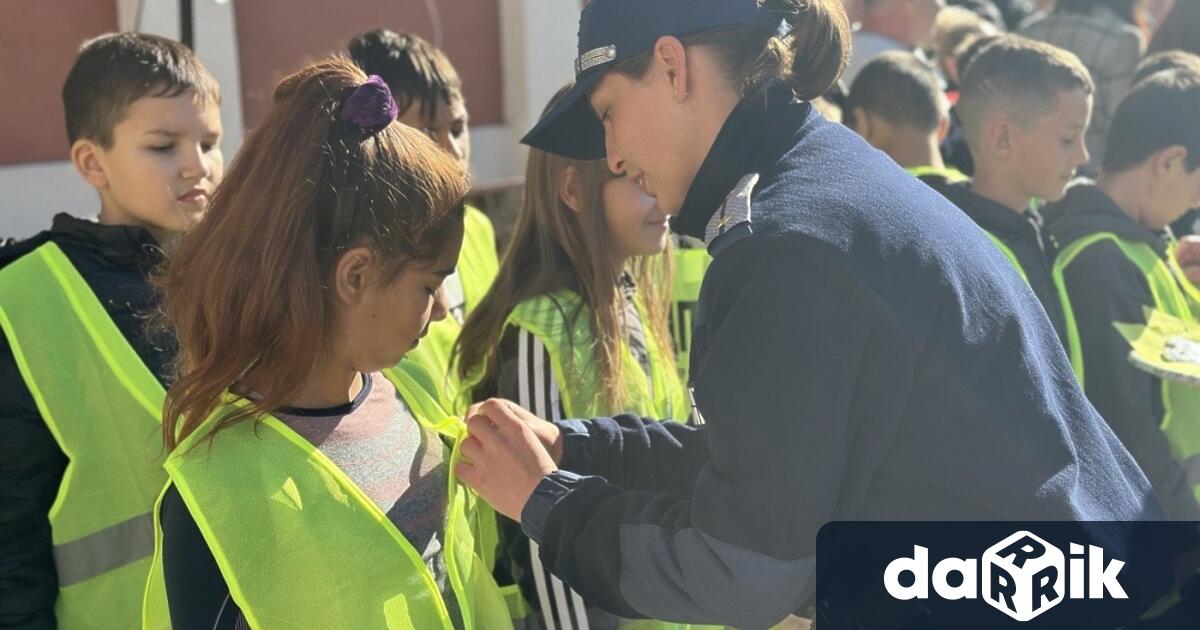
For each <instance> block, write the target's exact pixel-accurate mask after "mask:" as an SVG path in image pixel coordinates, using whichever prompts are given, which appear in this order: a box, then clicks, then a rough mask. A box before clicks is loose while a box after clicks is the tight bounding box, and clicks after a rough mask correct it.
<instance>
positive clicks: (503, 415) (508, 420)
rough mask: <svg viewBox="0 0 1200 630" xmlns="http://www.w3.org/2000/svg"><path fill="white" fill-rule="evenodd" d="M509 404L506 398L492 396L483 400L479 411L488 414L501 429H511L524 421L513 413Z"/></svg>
mask: <svg viewBox="0 0 1200 630" xmlns="http://www.w3.org/2000/svg"><path fill="white" fill-rule="evenodd" d="M509 404H510V403H509V402H508V401H506V400H502V399H500V398H491V399H488V400H485V401H483V404H482V405H481V406H480V407H479V413H480V414H482V415H485V416H487V418H488V419H489V420H491V421H492V424H494V425H495V426H496V428H497V429H499V430H500V431H511V430H512V429H514V428H516V427H517V426H519V425H522V424H524V423H523V422H522V421H521V419H520V418H519V417H518V416H517V415H516V414H515V413H513V410H512V409H511V408H510V407H509Z"/></svg>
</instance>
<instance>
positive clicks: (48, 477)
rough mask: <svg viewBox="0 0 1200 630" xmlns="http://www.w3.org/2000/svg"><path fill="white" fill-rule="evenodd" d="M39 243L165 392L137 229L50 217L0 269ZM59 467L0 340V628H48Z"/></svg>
mask: <svg viewBox="0 0 1200 630" xmlns="http://www.w3.org/2000/svg"><path fill="white" fill-rule="evenodd" d="M46 242H53V243H55V244H57V245H58V246H59V248H61V249H62V251H63V253H64V254H65V255H66V257H67V259H68V260H70V261H71V264H72V265H74V266H75V268H76V269H77V270H78V271H79V273H80V275H82V276H83V279H84V280H85V281H86V282H87V284H88V286H89V287H91V289H92V292H93V293H95V294H96V297H97V298H99V300H100V303H101V304H103V305H104V310H105V311H106V312H107V313H108V314H109V315H110V316H111V317H112V319H113V321H114V322H115V323H116V325H117V328H118V329H120V331H121V333H122V334H123V335H124V336H125V338H126V339H128V340H129V343H130V345H132V346H133V349H134V350H135V351H136V352H137V355H138V356H139V357H140V358H141V359H142V361H144V362H145V363H146V366H147V367H149V368H150V371H151V372H152V373H153V374H154V375H155V376H156V377H157V378H158V380H159V382H161V383H166V382H167V375H168V373H169V370H170V363H171V360H172V359H173V357H174V354H175V349H174V348H175V346H174V342H173V340H171V339H170V338H168V337H165V336H160V335H156V334H152V333H150V332H149V331H148V328H147V325H146V323H147V316H148V315H149V313H150V312H151V311H152V309H153V308H154V291H153V289H152V288H151V286H150V283H149V282H148V280H147V278H148V277H149V274H150V273H151V271H152V270H153V269H154V267H155V266H157V265H158V264H160V263H161V262H162V260H163V257H162V251H161V250H160V249H159V247H158V244H157V243H156V241H155V240H154V237H152V236H151V235H150V233H149V232H147V231H146V230H144V229H142V228H136V227H129V226H108V225H100V224H99V223H96V222H93V221H86V220H83V219H77V218H75V217H72V216H70V215H66V214H60V215H58V216H56V217H54V223H53V226H52V227H51V228H50V229H49V230H47V231H45V232H42V233H40V234H38V235H37V236H34V237H32V238H30V239H28V240H25V241H20V242H17V243H13V244H9V245H7V246H5V247H2V248H0V269H3V268H5V267H7V266H8V265H9V264H11V263H12V262H13V261H15V260H17V259H18V258H20V257H21V256H24V255H25V254H28V253H29V252H31V251H33V250H35V249H37V248H38V247H40V246H41V245H43V244H44V243H46ZM70 360H71V358H70V357H63V361H70ZM97 419H98V420H102V418H97ZM66 465H67V459H66V456H65V455H64V454H63V452H62V449H60V448H59V446H58V443H57V442H56V441H55V440H54V437H53V435H51V433H50V430H49V428H47V426H46V423H45V421H43V420H42V416H41V413H40V412H39V411H38V408H37V404H36V403H35V402H34V399H33V396H32V395H31V394H30V393H29V388H28V386H26V384H25V380H24V378H23V377H22V376H21V373H20V371H19V370H18V369H17V364H16V361H15V360H14V359H13V355H12V350H11V348H10V346H9V342H8V340H7V339H5V338H4V337H3V336H0V628H5V629H8V628H21V629H22V630H34V629H36V630H43V629H44V630H53V628H55V619H54V602H55V599H56V598H57V596H58V577H57V573H56V571H55V568H54V555H53V544H52V543H51V537H50V521H49V512H50V506H51V505H52V504H53V503H54V500H55V497H56V496H57V495H58V488H59V484H60V483H61V482H62V476H63V471H64V469H65V468H66ZM98 623H101V625H103V624H102V622H98Z"/></svg>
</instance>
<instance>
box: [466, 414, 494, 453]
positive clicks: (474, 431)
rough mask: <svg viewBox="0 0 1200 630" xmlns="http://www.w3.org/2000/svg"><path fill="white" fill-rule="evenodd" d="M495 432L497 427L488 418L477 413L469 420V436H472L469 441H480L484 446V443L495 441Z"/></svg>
mask: <svg viewBox="0 0 1200 630" xmlns="http://www.w3.org/2000/svg"><path fill="white" fill-rule="evenodd" d="M495 432H496V425H495V423H493V422H492V420H491V418H489V417H488V416H485V415H483V414H482V413H477V414H475V415H473V416H471V417H469V418H467V434H468V435H470V436H471V437H470V438H468V439H474V440H478V441H480V442H481V445H482V443H483V442H487V441H489V440H493V439H495Z"/></svg>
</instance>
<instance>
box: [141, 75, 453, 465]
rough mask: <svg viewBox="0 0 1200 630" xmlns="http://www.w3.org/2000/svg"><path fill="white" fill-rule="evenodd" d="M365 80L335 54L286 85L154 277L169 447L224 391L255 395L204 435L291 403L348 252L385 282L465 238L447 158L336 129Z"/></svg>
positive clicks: (322, 331)
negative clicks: (170, 347) (173, 342)
mask: <svg viewBox="0 0 1200 630" xmlns="http://www.w3.org/2000/svg"><path fill="white" fill-rule="evenodd" d="M366 78H367V77H366V75H364V74H363V73H362V71H361V70H359V69H358V68H356V67H355V66H354V65H353V64H351V63H350V62H349V61H347V60H344V59H338V58H335V59H332V60H329V61H324V62H321V63H318V64H316V65H313V66H310V67H308V68H305V69H303V70H301V71H299V72H297V73H295V74H293V75H291V76H289V77H287V78H286V79H284V80H283V81H282V82H281V83H280V84H279V86H278V87H277V88H276V89H275V96H274V106H273V107H272V109H271V112H270V113H269V114H268V115H267V117H266V119H265V120H264V121H263V122H262V124H261V125H260V126H259V127H258V129H256V130H255V131H254V133H253V134H251V135H250V137H249V138H248V139H247V140H246V143H245V144H244V145H243V146H242V149H241V151H240V152H239V153H238V156H237V159H235V160H234V162H233V164H232V166H231V167H230V169H229V172H228V174H227V175H226V176H225V179H224V181H223V182H222V183H221V185H220V186H219V187H218V188H217V190H216V192H215V194H214V195H213V199H212V203H211V205H210V208H209V211H208V215H207V217H206V218H205V220H204V221H202V222H201V223H200V224H199V225H198V226H197V227H196V228H195V229H194V230H193V231H192V232H190V233H189V234H188V235H187V236H186V237H185V238H184V239H183V242H182V243H181V245H180V248H179V251H178V252H177V254H176V255H175V256H174V257H172V259H171V260H170V262H169V263H168V264H169V266H168V268H167V269H166V271H165V273H164V274H163V275H162V276H161V277H160V278H159V279H158V284H159V287H160V289H161V291H162V296H163V312H164V316H165V321H166V322H167V324H168V325H169V326H171V327H173V329H174V332H175V333H176V335H177V337H178V339H179V344H180V352H179V356H178V367H177V373H178V380H177V381H176V382H175V384H174V385H172V386H171V388H170V391H168V393H167V401H166V406H165V408H164V411H163V432H164V439H165V443H166V445H167V447H168V448H169V449H174V448H175V447H176V446H178V444H179V442H180V441H182V440H183V439H184V438H186V437H187V436H188V435H190V434H191V433H193V432H194V431H195V430H196V428H197V427H198V426H199V425H200V424H201V423H203V422H204V421H205V420H206V419H207V417H208V416H209V414H211V413H212V412H213V410H214V409H215V408H216V407H217V405H218V403H219V401H220V397H221V396H222V394H223V393H224V392H225V391H226V390H234V391H238V392H239V393H245V392H244V390H247V389H249V388H250V387H251V386H252V387H253V390H254V392H255V393H256V394H257V395H258V397H256V399H255V400H253V401H251V404H250V406H249V407H248V408H247V409H246V410H245V411H241V412H236V413H232V414H230V415H227V416H225V417H223V418H221V419H220V420H219V421H218V424H217V425H216V429H215V430H214V431H213V434H215V433H216V431H217V430H220V429H222V428H225V427H227V426H229V425H230V424H232V423H234V422H238V421H242V420H248V419H252V418H256V417H259V416H261V415H262V414H264V413H269V412H270V411H272V410H274V409H277V408H278V407H280V406H282V405H284V404H286V403H287V402H288V401H289V399H290V398H291V397H293V396H295V394H296V392H297V390H298V389H299V387H300V384H301V383H302V382H303V380H304V379H305V378H306V377H307V376H308V375H309V373H310V372H311V370H312V369H313V366H314V365H315V364H316V363H317V361H318V360H319V358H320V357H321V355H322V354H323V353H325V352H326V351H327V350H328V345H329V343H330V340H331V337H332V331H331V328H332V327H333V326H334V325H336V323H337V321H336V320H337V312H336V310H335V307H334V297H333V296H332V295H331V293H330V291H329V289H328V286H329V278H330V276H331V274H332V271H333V269H334V268H335V266H336V264H337V261H338V260H339V258H340V257H341V255H342V254H343V253H345V251H346V250H347V249H349V248H351V247H357V246H367V247H370V248H371V249H372V250H374V251H375V252H377V253H378V255H379V258H380V260H381V261H382V263H381V264H383V265H384V275H383V277H384V278H385V279H386V280H385V281H394V280H395V278H396V277H397V276H398V275H399V273H400V272H401V271H402V270H403V268H404V267H405V266H406V265H407V264H409V263H413V262H418V261H430V260H434V259H436V257H437V256H438V255H439V254H440V252H441V251H442V250H443V248H444V246H445V244H446V243H447V242H448V241H449V240H450V239H451V238H453V237H454V236H456V235H457V233H458V232H459V231H461V230H462V210H463V205H462V204H463V198H464V197H465V195H466V193H467V188H468V181H467V177H466V174H465V173H463V171H462V169H461V168H460V167H459V166H458V164H457V163H456V162H455V161H454V160H453V158H451V157H450V156H449V155H447V154H446V153H445V152H443V151H442V150H440V149H439V148H438V147H437V146H436V145H434V144H433V142H432V141H430V140H429V139H428V138H426V137H425V136H424V135H422V134H421V133H420V132H418V131H416V130H415V129H410V128H407V127H405V126H404V125H401V124H398V123H392V124H390V125H388V126H387V127H385V128H384V129H382V130H380V131H378V132H375V133H370V132H367V131H365V130H363V129H362V128H359V127H357V126H356V125H353V124H351V123H348V122H344V121H342V120H340V119H339V117H338V111H339V107H340V105H341V102H342V100H343V99H344V98H345V97H346V95H347V94H348V93H349V92H350V91H351V90H353V89H354V87H356V86H358V85H360V84H362V83H363V82H364V81H366Z"/></svg>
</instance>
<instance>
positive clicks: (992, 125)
mask: <svg viewBox="0 0 1200 630" xmlns="http://www.w3.org/2000/svg"><path fill="white" fill-rule="evenodd" d="M984 141H985V143H986V145H987V149H988V152H990V153H992V154H993V155H995V156H996V157H998V158H1001V159H1005V160H1007V159H1008V158H1009V157H1011V156H1012V144H1013V123H1012V121H1010V120H1009V119H1008V118H1007V117H1006V116H993V117H992V118H991V119H990V120H989V121H988V122H987V125H986V126H985V127H984Z"/></svg>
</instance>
